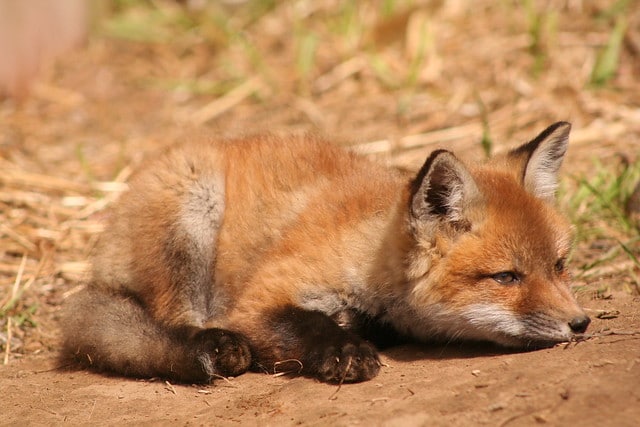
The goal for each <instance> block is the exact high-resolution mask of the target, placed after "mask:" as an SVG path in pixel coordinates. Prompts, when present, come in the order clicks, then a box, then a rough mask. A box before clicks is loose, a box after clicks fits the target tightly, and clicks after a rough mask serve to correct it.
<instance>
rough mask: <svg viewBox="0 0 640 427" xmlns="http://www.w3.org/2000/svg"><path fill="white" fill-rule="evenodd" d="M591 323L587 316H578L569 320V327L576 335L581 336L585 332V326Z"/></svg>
mask: <svg viewBox="0 0 640 427" xmlns="http://www.w3.org/2000/svg"><path fill="white" fill-rule="evenodd" d="M589 323H591V319H589V316H578V317H574V318H573V319H571V321H570V322H569V327H570V328H571V330H572V331H573V332H575V333H576V334H581V333H583V332H584V331H586V330H587V326H589Z"/></svg>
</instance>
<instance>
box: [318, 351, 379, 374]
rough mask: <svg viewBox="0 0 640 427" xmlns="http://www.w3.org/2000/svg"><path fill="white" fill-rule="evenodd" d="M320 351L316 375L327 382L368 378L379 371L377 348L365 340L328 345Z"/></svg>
mask: <svg viewBox="0 0 640 427" xmlns="http://www.w3.org/2000/svg"><path fill="white" fill-rule="evenodd" d="M319 353H320V355H321V356H320V357H321V360H319V361H318V362H319V363H318V366H317V376H318V378H319V379H320V380H322V381H327V382H340V383H342V382H347V383H353V382H360V381H366V380H370V379H371V378H373V377H375V376H376V375H378V372H379V371H380V359H379V357H378V352H377V350H376V349H375V348H374V347H373V346H372V345H371V344H369V343H367V342H365V341H361V342H348V343H345V344H342V345H340V346H329V347H327V348H325V349H324V350H323V351H322V352H319Z"/></svg>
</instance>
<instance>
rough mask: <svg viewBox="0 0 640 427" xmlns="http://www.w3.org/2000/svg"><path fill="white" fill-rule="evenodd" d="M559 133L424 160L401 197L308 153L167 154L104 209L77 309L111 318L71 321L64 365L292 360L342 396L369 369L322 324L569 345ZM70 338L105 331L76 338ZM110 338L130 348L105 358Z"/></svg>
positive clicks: (342, 162) (269, 364)
mask: <svg viewBox="0 0 640 427" xmlns="http://www.w3.org/2000/svg"><path fill="white" fill-rule="evenodd" d="M568 131H569V127H568V124H564V123H558V124H556V125H554V126H552V127H550V128H549V129H547V130H546V131H545V132H543V133H542V134H541V135H540V136H539V137H538V138H536V139H534V140H533V141H531V142H530V143H529V144H526V145H524V146H522V147H520V148H519V149H518V150H514V151H513V152H511V153H510V154H508V155H505V156H503V157H502V158H498V159H495V160H494V161H493V162H492V163H490V164H488V165H480V166H475V167H468V166H466V165H464V164H463V163H461V162H460V161H458V160H457V159H456V158H455V157H454V156H453V155H452V154H451V153H448V152H444V151H439V152H435V153H433V154H432V155H431V157H430V158H429V159H428V160H427V162H426V163H425V166H424V167H423V168H422V170H421V171H420V173H419V174H418V175H417V176H416V177H415V178H414V180H413V181H411V182H407V180H406V178H405V177H404V176H403V175H401V174H400V173H399V172H396V171H394V170H392V169H388V168H384V167H382V166H380V165H378V164H375V163H373V162H371V161H369V160H367V159H364V158H362V157H359V156H357V155H355V154H353V153H348V152H345V151H344V150H342V149H340V148H338V147H335V146H332V145H330V144H327V143H325V142H324V141H321V140H318V139H316V138H312V137H290V138H278V137H275V136H262V137H252V138H244V139H239V140H235V141H222V142H221V141H217V142H209V143H190V144H186V145H181V146H177V147H174V148H172V149H171V150H169V152H167V153H165V154H164V155H162V156H161V157H160V158H159V159H157V160H155V161H153V162H150V163H149V164H148V166H147V167H146V168H144V169H143V170H142V171H141V172H140V173H139V174H137V175H136V176H135V177H134V178H133V179H132V181H131V183H130V185H131V190H130V191H129V192H128V193H127V194H125V195H124V196H123V197H122V199H121V200H120V202H119V203H118V204H117V206H116V207H115V208H114V210H113V212H112V216H111V220H110V222H109V225H108V227H107V231H106V233H105V236H104V237H103V239H102V241H101V243H100V245H99V248H98V253H97V255H96V258H95V262H94V264H95V269H94V276H93V280H92V282H91V284H90V287H89V289H88V290H87V291H86V295H85V296H84V297H83V298H84V299H83V304H84V305H87V304H88V305H89V306H91V305H92V304H93V305H95V304H98V305H99V304H102V305H104V306H105V307H106V306H108V305H109V304H111V305H113V308H108V309H106V308H105V309H104V313H102V312H101V313H98V314H96V313H93V312H92V311H91V310H92V309H91V307H79V305H78V304H76V305H75V306H74V307H75V308H74V310H71V314H70V315H69V316H68V317H67V318H68V320H67V326H66V348H67V350H68V351H73V352H75V353H76V354H80V355H83V354H86V355H87V357H89V358H90V359H91V360H93V359H97V360H99V361H100V362H99V364H98V365H99V367H101V368H104V369H110V370H115V371H119V372H122V373H129V372H130V373H132V374H134V375H145V374H146V375H163V376H169V377H171V376H172V375H174V377H176V378H178V379H180V380H184V379H185V378H193V379H194V380H201V379H202V378H200V377H198V376H195V377H193V371H194V369H195V370H197V366H199V365H198V363H200V364H201V365H202V366H203V368H202V369H203V371H204V372H205V373H206V374H207V375H209V377H206V376H205V379H206V378H210V376H211V375H214V374H215V373H216V372H218V371H219V370H227V371H233V372H242V371H243V370H244V369H247V368H248V367H249V364H250V361H249V356H248V352H249V351H250V353H251V358H252V359H253V366H254V367H261V368H264V369H268V370H272V369H274V367H275V366H276V365H277V362H278V361H281V360H287V359H298V360H301V361H302V362H303V363H304V364H305V367H304V372H306V373H308V374H311V375H315V376H318V377H319V378H321V379H324V380H328V381H332V380H337V379H340V378H342V379H344V378H347V379H348V380H351V381H359V380H364V379H368V378H371V377H372V376H374V375H375V374H376V373H377V371H378V369H379V364H378V362H377V355H376V353H375V351H374V350H373V349H372V347H370V345H369V344H366V343H365V342H363V341H361V339H360V338H358V336H357V334H354V333H357V331H355V330H354V331H350V330H349V331H342V330H341V329H340V328H339V327H338V326H337V324H336V323H335V322H334V321H333V320H331V319H332V318H333V319H336V318H345V316H346V314H349V313H356V314H357V316H364V319H365V324H369V323H371V322H372V321H375V322H377V323H379V324H380V325H382V326H384V327H389V328H391V329H392V330H393V331H395V332H396V333H397V334H400V335H406V336H410V337H413V338H415V339H418V340H425V339H432V338H446V339H450V338H456V337H459V338H466V339H472V340H473V339H482V340H490V341H495V342H497V343H500V344H504V345H509V346H517V347H527V346H537V345H546V344H548V343H553V342H558V341H563V340H567V339H570V338H571V337H572V336H573V334H574V333H576V332H582V331H583V330H584V329H585V328H586V324H588V318H587V317H586V316H585V315H584V313H583V312H582V311H581V309H580V308H579V307H578V306H577V304H576V303H575V300H574V299H573V297H572V295H571V293H570V292H569V287H568V281H569V278H568V275H567V273H566V271H565V270H564V265H563V263H564V261H563V260H564V259H565V258H566V256H567V253H568V251H569V247H570V242H571V233H570V227H569V225H568V224H567V223H566V221H565V220H564V219H563V218H562V217H561V216H560V215H559V214H558V213H557V211H556V210H555V208H554V207H553V205H552V203H551V202H550V200H549V199H550V195H551V194H552V193H553V191H554V189H555V184H556V179H555V177H556V174H557V169H558V168H559V166H560V163H561V160H562V156H563V155H564V151H565V150H566V140H567V136H568ZM87 301H89V303H87ZM113 313H117V315H115V314H113ZM122 313H125V314H122ZM126 313H131V314H130V315H129V317H130V318H125V319H123V317H127V314H126ZM346 317H347V318H348V317H349V316H346ZM136 322H139V323H141V324H142V323H144V324H145V325H150V326H146V327H147V328H149V327H152V328H153V330H154V331H156V330H157V334H158V335H162V334H163V331H166V332H165V334H166V335H167V336H170V337H172V338H171V339H173V340H174V341H173V342H174V344H171V343H169V344H163V345H165V347H163V348H164V349H165V350H164V351H165V352H167V353H168V354H170V355H171V356H170V357H169V356H167V361H166V363H171V364H174V365H175V369H177V371H176V372H177V373H174V371H173V370H169V371H167V368H164V370H163V368H162V363H151V362H150V361H148V360H145V359H144V357H143V356H141V355H139V354H138V353H139V351H138V350H137V349H136V346H139V345H142V343H146V342H147V341H145V340H146V338H145V336H146V335H145V332H144V330H142V327H140V328H139V330H137V329H136V326H135V325H136ZM87 323H91V324H92V323H101V324H102V325H103V328H111V330H110V331H109V332H107V333H103V330H92V329H90V330H83V331H82V332H79V330H80V327H81V326H82V325H84V324H87ZM347 323H349V322H347ZM356 323H357V322H356V321H354V322H353V324H356ZM123 325H124V326H126V327H127V328H130V329H129V330H127V333H129V336H130V337H133V338H131V344H130V345H125V346H124V347H121V348H114V343H115V342H118V343H122V339H120V338H119V337H118V333H119V331H118V329H119V328H122V327H123ZM212 331H213V332H212ZM225 331H227V332H225ZM154 333H155V332H154ZM374 335H375V334H374ZM95 336H99V339H98V338H95ZM221 337H222V338H221ZM228 337H231V338H228ZM369 338H373V339H375V338H376V336H373V337H369ZM245 339H246V342H245ZM228 340H231V341H228ZM170 342H171V341H170ZM228 342H231V343H232V344H228ZM125 344H126V343H125ZM223 345H224V346H226V347H224V348H226V349H227V350H225V351H224V352H223V354H224V355H220V354H218V353H217V352H218V351H219V348H222V347H223ZM192 347H193V348H197V349H199V350H198V351H197V352H196V353H195V356H194V355H192V354H191V353H188V352H187V353H188V355H187V356H184V357H182V356H181V355H182V354H183V353H184V352H185V351H186V350H184V348H187V349H189V348H192ZM214 347H215V348H216V352H214V353H215V354H212V353H210V352H207V351H205V350H202V349H206V348H214ZM174 348H179V349H181V350H174ZM249 349H250V350H249ZM153 350H154V351H156V350H157V351H159V350H158V349H156V348H154V349H153ZM138 357H142V360H144V363H143V362H140V361H139V362H132V360H138V359H137V358H138ZM181 357H182V358H181ZM194 358H195V359H197V361H198V363H195V364H194V363H192V360H193V359H194ZM347 358H348V359H349V363H348V364H346V365H345V364H344V362H341V359H347ZM352 360H358V361H359V362H357V363H352ZM136 363H137V364H136ZM163 363H165V362H163ZM166 363H165V364H166ZM183 365H184V366H185V368H184V369H183V368H182V366H183ZM131 366H134V367H135V369H131V368H130V367H131ZM194 366H195V368H194ZM172 369H174V368H172ZM190 375H191V376H190Z"/></svg>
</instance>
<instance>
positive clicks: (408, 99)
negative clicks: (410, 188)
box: [0, 0, 640, 427]
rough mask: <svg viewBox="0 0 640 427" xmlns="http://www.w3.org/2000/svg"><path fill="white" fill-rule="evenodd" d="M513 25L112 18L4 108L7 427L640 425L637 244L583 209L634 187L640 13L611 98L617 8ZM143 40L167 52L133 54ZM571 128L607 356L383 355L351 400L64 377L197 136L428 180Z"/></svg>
mask: <svg viewBox="0 0 640 427" xmlns="http://www.w3.org/2000/svg"><path fill="white" fill-rule="evenodd" d="M105 3H106V2H105ZM124 3H126V2H123V4H124ZM194 3H197V2H194ZM212 3H217V2H212ZM229 3H232V2H229ZM318 3H323V2H318ZM356 3H357V2H356ZM390 3H394V2H390ZM516 3H518V2H515V3H513V4H512V3H510V2H492V1H488V0H487V1H477V2H475V3H474V5H475V6H474V7H475V8H474V10H473V13H471V12H470V11H469V10H467V8H466V7H465V6H464V4H465V2H461V1H455V0H448V1H441V2H429V1H427V2H408V3H407V4H408V6H406V5H405V3H403V2H399V3H398V5H397V6H396V10H395V11H394V12H392V13H391V14H390V15H389V16H386V17H384V16H382V14H380V13H376V10H377V9H376V8H375V7H374V6H372V5H373V4H377V2H362V5H361V6H358V7H355V6H354V8H355V9H353V10H352V9H348V8H347V7H346V6H344V7H343V6H341V5H343V4H344V5H346V4H352V2H326V5H325V6H319V5H318V6H313V4H314V2H304V1H285V2H280V3H277V5H276V6H274V7H273V9H270V10H268V11H266V12H265V11H262V12H261V13H262V14H261V15H259V17H258V18H256V17H255V16H254V17H253V18H251V19H249V18H247V15H246V14H244V12H243V9H241V8H240V9H238V10H235V9H233V8H231V9H229V10H224V11H222V12H220V11H218V12H217V13H224V16H225V17H227V18H229V19H228V20H227V21H224V22H226V23H225V24H221V23H220V22H222V21H216V20H215V19H212V22H216V24H215V25H213V24H207V22H208V21H206V20H205V19H204V18H202V16H204V15H205V14H204V13H203V12H189V13H191V14H196V15H197V14H198V13H199V15H197V16H199V18H197V19H196V22H195V24H194V23H192V25H193V27H189V28H188V29H186V30H185V29H184V28H183V27H180V26H176V24H175V22H180V23H182V22H183V21H184V19H182V18H184V16H183V15H184V13H185V12H184V9H183V6H179V5H176V4H175V3H174V2H163V1H158V2H150V3H145V5H146V6H144V7H140V8H136V7H131V9H130V10H129V11H128V12H127V11H126V10H125V11H124V12H123V11H120V12H117V13H114V12H108V11H106V10H105V11H102V12H101V13H102V14H103V18H102V20H101V22H102V23H94V24H92V25H94V26H95V27H96V28H94V30H93V32H92V34H91V36H89V37H88V39H87V41H86V43H85V44H84V45H83V46H82V47H80V48H79V49H76V50H74V51H71V52H68V53H66V54H64V55H63V56H61V57H60V58H59V59H58V60H57V61H56V62H55V63H53V64H48V65H46V66H44V67H43V68H42V70H41V72H40V76H39V79H38V80H37V81H36V82H35V83H34V84H33V86H32V87H31V91H30V93H29V94H28V96H26V97H24V98H22V99H15V98H9V97H6V98H0V309H1V310H2V311H1V312H0V313H1V314H2V315H1V316H0V329H1V332H0V343H1V344H2V351H3V356H4V363H3V364H2V365H1V366H0V414H1V416H0V425H54V424H62V423H66V424H70V425H78V424H98V425H112V424H125V423H131V424H133V423H135V424H153V425H163V424H173V425H176V424H178V425H337V426H341V425H345V426H346V425H385V426H403V427H404V426H421V425H424V426H432V425H433V426H439V425H443V426H444V425H446V426H450V425H463V426H465V425H490V426H521V425H552V426H562V425H580V426H634V425H638V420H640V293H639V292H638V289H639V288H638V274H640V269H639V268H638V266H637V264H636V263H635V262H634V261H633V259H635V260H636V261H637V259H638V257H640V243H639V239H638V233H637V229H633V228H631V229H629V228H627V229H624V228H621V227H618V226H617V225H616V224H615V221H614V220H612V219H611V218H610V217H606V216H597V217H596V214H595V213H594V214H593V215H592V217H593V218H592V220H589V219H588V218H590V215H589V214H590V212H589V209H591V206H592V205H589V204H586V202H585V204H578V205H577V206H576V205H574V201H575V200H576V199H577V198H578V196H579V195H580V194H581V193H580V192H579V190H580V182H583V181H584V180H585V179H587V180H589V179H591V178H593V177H594V176H596V175H597V174H598V173H600V172H601V171H602V170H607V171H612V173H613V174H614V176H615V174H616V173H617V171H619V170H620V169H621V168H623V167H624V164H637V161H638V155H639V153H640V104H639V98H638V94H639V93H640V80H639V79H638V76H639V75H640V8H638V7H636V6H637V5H636V4H635V3H634V2H628V3H629V5H630V6H628V10H627V11H626V13H625V14H624V16H625V21H624V22H625V23H626V27H625V28H626V30H625V33H624V38H623V39H622V41H621V44H620V51H619V58H618V65H617V68H616V69H615V73H614V75H613V76H612V78H611V79H610V80H609V81H608V82H607V83H606V84H605V85H604V86H602V87H596V86H594V85H593V83H592V82H591V79H592V69H593V67H594V64H596V63H597V62H598V60H599V59H598V58H599V57H600V55H601V52H602V51H603V49H605V48H606V46H608V45H609V44H610V40H611V34H612V32H613V31H614V30H613V29H614V28H615V26H616V22H618V21H617V20H616V19H618V18H616V16H617V15H616V16H612V15H611V14H612V13H613V12H610V9H609V7H610V6H611V2H606V1H593V2H573V1H546V2H542V1H540V2H531V4H533V5H534V6H533V9H532V10H533V11H531V10H530V11H527V10H525V9H526V8H524V7H523V6H519V5H516ZM401 5H405V6H401ZM230 7H231V6H230ZM314 7H315V9H314ZM150 11H151V12H153V13H151V12H150ZM607 13H609V14H607ZM618 13H619V12H618ZM158 16H159V17H160V18H158ZM188 16H192V15H188ZM207 16H208V15H207ZM216 16H218V15H216ZM252 16H253V15H252ZM344 16H348V17H349V19H350V21H349V22H350V23H351V24H350V26H349V27H348V29H346V30H345V29H342V27H340V26H339V25H338V24H340V23H341V22H343V21H342V20H341V19H342V17H344ZM532 16H533V18H532ZM149 17H153V19H155V20H153V21H152V22H151V23H149V22H147V21H144V19H152V18H149ZM218 17H219V16H218ZM125 18H126V19H130V20H131V21H132V22H134V23H137V25H143V24H145V25H151V26H153V28H154V31H152V32H147V33H145V32H141V31H138V32H135V33H133V35H131V34H125V33H123V31H124V30H122V29H123V28H130V26H129V27H127V26H126V25H124V24H123V21H126V19H125ZM194 19H195V18H194ZM141 20H142V21H141ZM534 21H535V22H537V23H538V25H539V26H540V27H541V28H542V30H540V33H536V32H535V31H534V27H535V26H534V25H533V24H532V22H534ZM127 22H128V21H126V22H125V24H126V23H127ZM141 22H142V23H141ZM336 23H337V24H336ZM180 25H182V24H180ZM207 25H211V26H207ZM222 27H225V30H226V33H225V32H222V33H219V32H220V31H221V30H219V28H222ZM353 28H356V30H353ZM425 28H426V30H424V29H425ZM423 30H424V31H423ZM141 34H142V35H141ZM416 34H418V35H419V36H420V37H422V39H424V40H427V41H426V42H425V44H424V46H426V47H424V46H423V48H418V47H416V44H415V39H416V37H417V36H416ZM536 34H537V35H536ZM240 35H241V36H240ZM420 37H418V38H420ZM533 41H536V42H535V43H533ZM306 43H309V44H310V45H313V46H315V49H314V50H313V52H314V56H313V61H312V64H311V65H309V64H307V63H306V62H305V61H306V60H308V59H309V58H308V56H309V55H308V54H307V53H305V52H307V51H306V50H305V49H304V46H307V44H306ZM314 43H315V44H314ZM418 44H419V45H420V43H418ZM247 46H248V47H247ZM421 46H422V45H421ZM537 61H542V62H541V64H542V65H541V66H540V67H538V65H539V64H538V62H537ZM305 64H306V65H305ZM381 64H382V65H381ZM412 64H413V65H412ZM416 70H417V71H416ZM558 120H568V121H571V122H572V123H573V131H572V138H571V143H570V151H569V154H568V158H567V160H566V162H565V165H564V167H563V171H564V175H563V191H562V194H561V199H560V203H561V206H562V207H563V208H565V209H567V210H569V211H571V212H573V214H572V215H573V216H575V218H573V216H572V218H573V219H575V220H576V223H577V231H578V240H577V244H576V250H575V253H574V256H573V258H572V260H571V268H572V272H573V273H574V276H575V289H576V292H577V293H578V297H579V299H580V301H581V302H582V303H583V304H584V306H585V307H586V308H587V309H588V313H589V314H590V315H591V317H592V319H593V322H592V325H591V326H590V328H589V333H590V335H591V338H589V339H587V340H586V341H581V342H577V343H570V344H563V345H558V346H556V347H554V348H551V349H546V350H540V351H534V352H526V353H510V352H505V351H503V350H501V349H498V348H495V347H491V346H484V345H478V344H460V343H450V344H447V345H436V344H432V345H412V346H403V347H398V348H393V349H390V350H387V351H385V352H383V355H382V358H383V362H384V364H385V366H384V367H383V368H382V370H381V373H380V375H379V376H378V377H377V378H375V379H374V380H372V381H370V382H366V383H362V384H353V385H343V386H341V387H338V386H335V385H326V384H322V383H319V382H317V381H315V380H312V379H307V378H301V377H294V378H291V377H278V376H270V375H266V374H254V373H250V374H245V375H242V376H240V377H238V378H230V379H228V380H222V379H221V380H217V381H215V383H213V384H211V385H208V386H190V385H176V384H169V383H167V382H164V381H162V380H133V379H123V378H119V377H110V376H106V375H102V374H97V373H92V372H85V371H74V370H71V371H70V370H65V369H61V367H60V366H59V365H58V362H57V360H56V351H57V343H58V340H59V336H60V331H59V329H58V325H57V319H58V315H59V311H60V308H61V307H62V306H63V305H64V303H65V300H66V298H67V297H68V296H69V295H71V294H72V293H74V292H76V291H77V290H78V289H80V287H82V286H83V284H84V282H85V281H86V279H87V272H88V268H89V265H88V262H87V257H88V254H89V253H90V252H91V248H92V247H93V245H94V243H95V240H96V237H97V236H98V235H99V233H100V231H101V229H102V219H103V217H104V212H105V209H107V208H108V206H109V204H110V203H111V202H112V201H113V200H114V199H115V198H117V195H118V194H119V192H120V191H121V190H122V188H123V183H124V182H126V180H127V178H128V176H129V175H130V174H131V172H132V170H134V169H135V167H136V165H137V164H139V163H140V162H141V161H142V159H143V158H144V156H145V154H148V153H151V152H154V151H157V150H159V149H162V148H163V147H166V146H167V145H169V144H171V143H174V142H176V141H179V140H183V139H185V138H189V136H190V135H193V134H194V133H198V134H202V133H204V134H211V135H237V134H242V133H256V132H261V131H265V130H269V131H274V132H306V131H313V132H319V133H321V134H324V135H328V136H331V138H332V139H334V140H335V141H336V142H337V143H340V144H345V145H349V146H351V147H352V148H353V149H356V150H359V151H361V152H362V153H363V154H364V155H369V156H372V157H374V158H376V159H377V160H378V161H381V162H385V163H388V164H389V165H392V166H398V167H402V168H410V169H412V168H417V167H419V166H420V163H421V162H422V161H423V160H424V158H425V157H426V156H427V155H428V153H429V152H430V151H431V150H433V149H434V148H437V147H444V148H448V149H451V150H454V151H456V152H457V153H458V154H459V156H460V157H462V158H464V159H468V160H476V159H481V158H482V156H483V149H482V145H481V143H480V140H481V138H482V136H483V135H485V137H489V138H490V140H491V141H492V149H493V151H494V152H498V151H501V150H504V149H506V147H510V146H513V145H514V144H517V143H520V142H523V141H526V140H527V139H529V138H531V137H533V136H535V134H536V133H537V132H539V131H540V130H542V129H544V128H545V127H546V126H547V125H549V124H550V123H552V122H554V121H558ZM598 215H599V214H598ZM585 217H586V218H587V220H585V219H584V218H585ZM620 243H624V244H625V246H624V248H626V250H624V251H623V250H621V249H620V248H621V246H620ZM628 255H629V256H628ZM634 257H635V258H634Z"/></svg>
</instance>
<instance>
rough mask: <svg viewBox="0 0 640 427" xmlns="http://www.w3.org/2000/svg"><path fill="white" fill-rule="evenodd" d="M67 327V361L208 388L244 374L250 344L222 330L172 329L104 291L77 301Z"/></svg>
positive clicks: (134, 304) (126, 299) (139, 307)
mask: <svg viewBox="0 0 640 427" xmlns="http://www.w3.org/2000/svg"><path fill="white" fill-rule="evenodd" d="M63 327H64V328H65V329H66V330H67V331H72V333H66V334H65V340H64V343H63V346H64V349H65V353H64V354H65V355H66V356H65V357H68V356H73V357H74V359H75V360H76V361H78V362H80V363H81V364H83V365H86V366H89V367H92V368H94V369H98V370H105V371H110V372H116V373H119V374H122V375H127V376H134V377H147V378H149V377H163V378H169V379H172V380H175V381H179V382H194V383H206V382H209V381H211V380H212V379H214V378H215V377H218V376H234V375H238V374H240V373H243V372H245V371H246V370H247V369H248V368H249V365H250V363H251V353H250V350H249V345H248V341H247V339H246V338H245V337H244V336H242V335H240V334H236V333H233V332H230V331H226V330H223V329H216V328H211V329H203V328H198V327H192V326H183V327H168V326H165V325H161V324H160V323H158V322H156V321H155V320H153V319H152V318H151V317H150V316H149V314H148V312H147V311H146V310H145V309H144V308H143V307H142V305H141V304H140V303H139V302H138V301H137V300H136V299H135V298H134V297H127V296H125V295H118V294H115V295H114V294H110V293H106V292H103V291H101V290H84V291H81V292H80V293H79V294H78V295H76V296H75V297H74V300H73V301H72V302H71V303H70V305H69V313H68V315H67V316H66V318H65V321H64V323H63Z"/></svg>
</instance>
